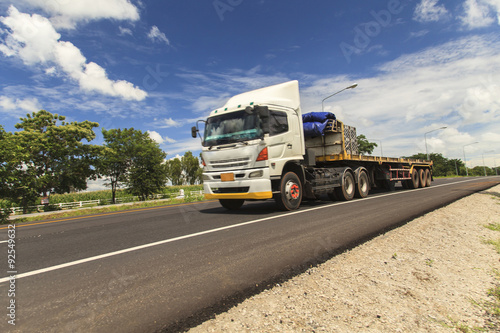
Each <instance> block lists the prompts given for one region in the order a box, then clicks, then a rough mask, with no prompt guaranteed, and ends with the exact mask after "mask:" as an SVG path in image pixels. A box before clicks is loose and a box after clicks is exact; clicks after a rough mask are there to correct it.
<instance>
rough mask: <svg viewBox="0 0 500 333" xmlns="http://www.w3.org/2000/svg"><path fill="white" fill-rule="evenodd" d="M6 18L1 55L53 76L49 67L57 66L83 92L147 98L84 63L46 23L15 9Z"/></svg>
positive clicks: (101, 69) (139, 98)
mask: <svg viewBox="0 0 500 333" xmlns="http://www.w3.org/2000/svg"><path fill="white" fill-rule="evenodd" d="M8 14H9V16H7V17H0V22H2V23H3V24H5V25H6V26H7V27H9V29H10V32H9V33H8V35H7V37H6V38H5V40H4V43H3V44H0V52H3V53H4V54H5V55H6V56H17V57H19V58H20V59H21V60H22V61H23V62H24V64H26V65H28V66H33V67H34V66H38V65H39V64H41V65H45V66H47V69H46V72H48V74H53V73H54V72H55V70H54V69H53V68H52V65H57V66H58V67H59V68H61V69H62V71H63V72H64V73H65V74H66V75H68V76H69V77H70V78H71V79H73V80H75V81H77V82H78V83H79V85H80V87H81V88H82V89H83V90H85V91H96V92H99V93H102V94H105V95H110V96H118V97H121V98H124V99H126V100H136V101H140V100H143V99H144V98H146V96H147V93H146V92H145V91H143V90H141V89H139V88H138V87H135V86H134V85H133V84H132V83H130V82H127V81H122V80H118V81H113V80H110V79H109V78H108V77H107V74H106V71H105V69H104V68H102V67H101V66H99V65H97V64H96V63H94V62H89V63H87V59H86V58H85V56H84V55H83V54H82V53H81V51H80V50H79V49H78V48H77V47H76V46H75V45H73V44H72V43H70V42H67V41H60V38H61V35H60V34H59V33H57V31H56V30H55V29H54V27H53V25H52V24H51V23H50V21H49V20H48V19H46V18H44V17H42V16H40V15H37V14H33V15H29V14H25V13H20V12H19V11H18V10H17V9H16V8H15V7H14V6H10V7H9V10H8Z"/></svg>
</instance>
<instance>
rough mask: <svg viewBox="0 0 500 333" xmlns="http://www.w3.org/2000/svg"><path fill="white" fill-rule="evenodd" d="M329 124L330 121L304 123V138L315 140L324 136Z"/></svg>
mask: <svg viewBox="0 0 500 333" xmlns="http://www.w3.org/2000/svg"><path fill="white" fill-rule="evenodd" d="M327 122H328V120H326V121H325V122H324V123H320V122H317V121H315V122H309V123H304V124H303V127H304V136H305V137H306V138H314V137H317V136H322V135H323V131H324V129H325V127H326V123H327Z"/></svg>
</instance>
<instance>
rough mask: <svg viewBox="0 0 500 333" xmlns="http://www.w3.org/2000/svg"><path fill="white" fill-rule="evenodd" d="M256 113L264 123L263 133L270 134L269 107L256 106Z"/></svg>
mask: <svg viewBox="0 0 500 333" xmlns="http://www.w3.org/2000/svg"><path fill="white" fill-rule="evenodd" d="M255 111H256V112H257V114H258V115H259V118H260V120H261V122H262V131H263V132H264V134H269V133H270V130H269V107H267V106H256V107H255Z"/></svg>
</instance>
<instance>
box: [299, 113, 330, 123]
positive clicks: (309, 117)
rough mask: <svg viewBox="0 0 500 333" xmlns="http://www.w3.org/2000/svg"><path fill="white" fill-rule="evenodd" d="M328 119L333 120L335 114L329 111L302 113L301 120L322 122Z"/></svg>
mask: <svg viewBox="0 0 500 333" xmlns="http://www.w3.org/2000/svg"><path fill="white" fill-rule="evenodd" d="M328 119H332V120H335V119H336V118H335V115H334V114H333V113H331V112H309V113H305V114H303V115H302V122H304V123H311V122H318V123H323V122H325V121H326V120H328Z"/></svg>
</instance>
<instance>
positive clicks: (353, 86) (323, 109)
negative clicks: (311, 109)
mask: <svg viewBox="0 0 500 333" xmlns="http://www.w3.org/2000/svg"><path fill="white" fill-rule="evenodd" d="M357 86H358V84H357V83H354V84H353V85H350V86H349V87H345V88H344V89H342V90H339V91H337V92H336V93H334V94H331V95H330V96H328V97H325V98H323V100H322V101H321V111H325V104H324V102H325V100H327V99H328V98H330V97H332V96H335V95H337V94H339V93H341V92H343V91H344V90H347V89H354V88H356V87H357Z"/></svg>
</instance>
